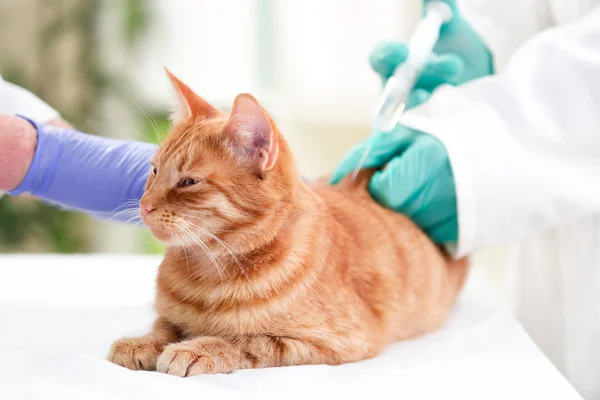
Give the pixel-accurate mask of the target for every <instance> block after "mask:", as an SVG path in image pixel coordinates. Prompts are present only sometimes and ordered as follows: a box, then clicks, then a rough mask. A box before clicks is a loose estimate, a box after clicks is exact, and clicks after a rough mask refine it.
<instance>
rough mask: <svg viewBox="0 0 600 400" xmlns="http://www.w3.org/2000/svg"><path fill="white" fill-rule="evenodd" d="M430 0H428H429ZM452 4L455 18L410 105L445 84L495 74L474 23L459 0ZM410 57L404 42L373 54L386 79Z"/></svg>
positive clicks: (450, 1)
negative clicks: (467, 16)
mask: <svg viewBox="0 0 600 400" xmlns="http://www.w3.org/2000/svg"><path fill="white" fill-rule="evenodd" d="M429 1H433V0H425V1H424V3H425V4H427V3H428V2H429ZM444 2H446V3H448V5H449V6H450V7H451V8H452V20H451V21H450V22H449V23H447V24H444V25H443V26H442V29H441V30H440V37H439V40H438V42H437V44H436V46H435V47H434V52H435V55H434V56H433V57H432V59H431V61H430V62H429V64H428V65H427V66H426V68H425V69H424V70H423V73H422V74H421V78H420V79H419V81H418V82H417V84H416V86H415V89H414V91H413V93H412V94H411V97H410V99H409V102H408V107H414V106H416V105H419V104H421V103H423V102H424V101H425V100H427V99H428V98H429V96H431V93H432V92H433V91H434V90H435V89H436V88H437V87H438V86H439V85H441V84H451V85H459V84H461V83H465V82H468V81H470V80H472V79H475V78H479V77H482V76H486V75H491V74H492V73H493V72H494V71H493V59H492V55H491V53H490V51H489V49H488V48H487V47H486V45H485V44H484V43H483V42H482V40H481V39H480V37H479V35H478V34H477V33H476V32H475V30H474V29H473V27H471V25H470V24H469V23H468V22H467V21H466V20H465V19H464V18H463V17H462V16H461V15H460V13H459V10H458V7H457V5H456V0H444ZM407 57H408V47H407V45H406V44H404V43H402V42H383V43H380V44H379V45H378V46H376V47H375V49H373V51H372V52H371V55H370V57H369V61H370V64H371V67H372V68H373V70H375V72H377V73H378V74H379V75H380V76H381V78H382V80H383V82H384V83H385V81H387V80H388V78H389V77H390V76H391V75H392V73H393V72H394V70H395V69H396V67H397V66H398V65H400V64H402V63H403V62H404V61H405V60H406V58H407Z"/></svg>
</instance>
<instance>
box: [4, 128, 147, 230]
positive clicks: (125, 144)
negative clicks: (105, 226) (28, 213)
mask: <svg viewBox="0 0 600 400" xmlns="http://www.w3.org/2000/svg"><path fill="white" fill-rule="evenodd" d="M25 119H27V118H25ZM27 120H28V121H29V122H30V123H31V124H32V125H33V126H34V127H35V128H36V130H37V133H38V137H37V147H36V151H35V155H34V158H33V161H32V163H31V166H30V167H29V171H28V172H27V175H26V176H25V179H24V180H23V182H21V184H20V185H19V186H18V187H17V188H15V189H14V190H12V191H10V192H9V194H11V195H19V194H21V193H31V194H32V195H34V196H37V197H40V198H41V199H43V200H45V201H46V202H48V203H51V204H54V205H57V206H59V207H61V208H65V209H75V210H82V211H84V212H87V213H88V214H90V215H92V216H93V217H95V218H100V219H112V220H115V221H120V222H130V223H139V222H140V219H139V216H138V213H137V212H136V211H135V209H137V208H138V207H139V204H138V203H139V200H140V198H141V196H142V194H143V193H144V188H145V185H146V180H147V178H148V173H149V171H150V160H151V159H152V156H153V155H154V153H155V152H156V151H157V147H156V146H155V145H153V144H149V143H142V142H134V141H123V140H115V139H109V138H105V137H100V136H93V135H87V134H84V133H81V132H77V131H74V130H70V129H65V128H57V127H54V126H51V125H41V124H38V123H36V122H34V121H31V120H29V119H27Z"/></svg>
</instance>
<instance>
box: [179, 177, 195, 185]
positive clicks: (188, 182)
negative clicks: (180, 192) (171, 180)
mask: <svg viewBox="0 0 600 400" xmlns="http://www.w3.org/2000/svg"><path fill="white" fill-rule="evenodd" d="M196 183H198V181H197V180H195V179H191V178H186V179H182V180H180V181H179V183H178V184H177V187H188V186H192V185H195V184H196Z"/></svg>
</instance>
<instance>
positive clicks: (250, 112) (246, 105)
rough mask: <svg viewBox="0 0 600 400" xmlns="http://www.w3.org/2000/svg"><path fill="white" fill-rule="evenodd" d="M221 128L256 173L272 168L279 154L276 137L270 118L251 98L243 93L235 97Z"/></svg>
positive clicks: (262, 172)
mask: <svg viewBox="0 0 600 400" xmlns="http://www.w3.org/2000/svg"><path fill="white" fill-rule="evenodd" d="M224 129H225V132H226V134H227V135H228V136H229V138H230V140H231V142H232V144H233V146H234V147H235V149H236V151H237V152H238V153H239V154H241V155H242V156H243V157H244V158H245V159H246V160H247V161H249V162H250V164H251V165H252V167H253V168H254V170H255V172H256V173H257V174H258V175H260V176H262V175H264V173H266V172H268V171H270V170H272V169H273V167H274V166H275V163H276V161H277V156H278V155H279V140H278V137H277V134H276V132H275V131H274V127H273V126H272V122H271V119H270V118H269V117H268V116H267V114H266V112H265V111H264V110H263V108H262V107H261V106H260V104H258V101H256V99H255V98H254V97H252V96H251V95H249V94H246V93H242V94H239V95H238V96H237V97H236V98H235V100H234V102H233V107H232V109H231V114H230V117H229V121H227V124H226V125H225V128H224Z"/></svg>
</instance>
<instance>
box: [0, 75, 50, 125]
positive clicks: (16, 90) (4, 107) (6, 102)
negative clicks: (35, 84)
mask: <svg viewBox="0 0 600 400" xmlns="http://www.w3.org/2000/svg"><path fill="white" fill-rule="evenodd" d="M0 114H23V115H26V116H28V117H29V118H33V119H35V120H36V121H41V122H48V121H51V120H55V119H60V114H59V113H58V111H56V110H55V109H54V108H52V107H50V106H49V105H48V104H46V103H45V102H43V101H42V100H40V99H39V98H38V97H36V96H35V95H34V94H33V93H31V92H30V91H29V90H27V89H24V88H22V87H20V86H17V85H15V84H13V83H10V82H6V81H5V80H3V79H2V75H0Z"/></svg>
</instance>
